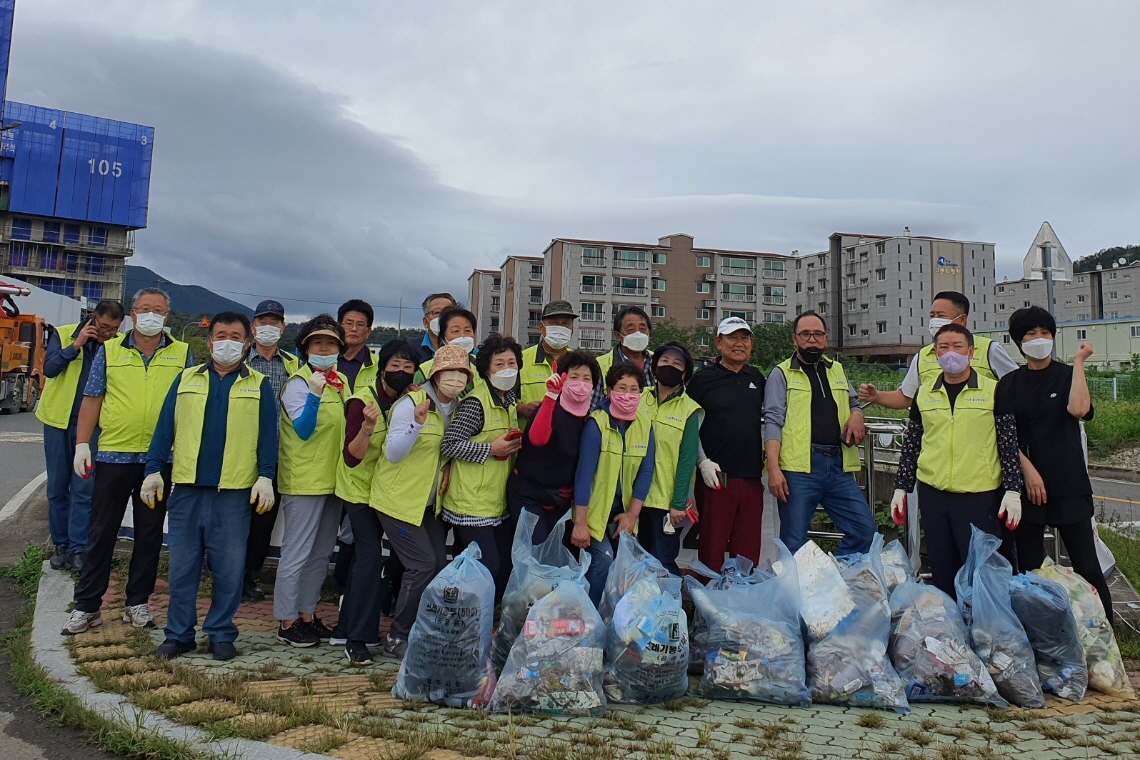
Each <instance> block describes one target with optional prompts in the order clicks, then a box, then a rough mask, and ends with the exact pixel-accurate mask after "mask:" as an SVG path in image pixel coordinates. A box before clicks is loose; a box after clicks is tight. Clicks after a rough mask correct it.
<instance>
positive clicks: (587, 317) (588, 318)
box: [578, 311, 606, 322]
mask: <svg viewBox="0 0 1140 760" xmlns="http://www.w3.org/2000/svg"><path fill="white" fill-rule="evenodd" d="M578 321H579V322H604V321H606V315H605V314H602V313H600V312H597V311H584V312H582V314H581V316H579V317H578Z"/></svg>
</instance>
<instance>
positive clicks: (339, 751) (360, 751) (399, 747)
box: [327, 736, 408, 760]
mask: <svg viewBox="0 0 1140 760" xmlns="http://www.w3.org/2000/svg"><path fill="white" fill-rule="evenodd" d="M407 749H408V748H407V746H406V745H404V744H400V743H399V742H396V741H392V740H391V739H378V738H375V737H371V736H368V737H364V736H362V737H360V738H358V739H353V740H352V741H350V742H348V743H347V744H342V745H341V746H340V747H337V748H336V749H334V750H332V751H331V752H329V753H327V754H328V755H330V756H332V757H338V758H341V760H382V759H383V758H386V757H393V756H395V755H399V754H400V753H402V752H405V751H406V750H407Z"/></svg>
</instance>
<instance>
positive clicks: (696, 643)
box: [689, 556, 772, 676]
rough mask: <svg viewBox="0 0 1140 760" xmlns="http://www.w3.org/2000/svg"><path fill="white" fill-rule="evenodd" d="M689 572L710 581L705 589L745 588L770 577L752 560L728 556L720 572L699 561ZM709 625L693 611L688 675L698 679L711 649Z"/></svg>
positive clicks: (770, 575)
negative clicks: (706, 653)
mask: <svg viewBox="0 0 1140 760" xmlns="http://www.w3.org/2000/svg"><path fill="white" fill-rule="evenodd" d="M689 570H690V571H691V572H693V573H695V574H697V575H700V576H702V577H704V578H708V579H709V583H708V585H707V586H706V588H709V589H716V590H720V589H725V588H728V587H729V586H746V585H749V584H752V583H759V582H760V581H762V580H765V579H766V578H771V577H772V574H771V573H766V572H764V571H763V570H760V569H758V568H755V567H754V566H753V564H752V560H750V559H748V558H747V557H744V556H737V557H729V558H728V559H726V560H725V561H724V564H723V565H721V570H720V572H719V573H718V572H717V571H715V570H713V569H712V568H710V567H709V566H708V565H706V564H704V563H703V562H701V561H700V560H697V559H695V560H693V561H692V562H691V563H689ZM708 640H709V626H708V623H706V622H705V618H704V615H702V614H701V611H700V610H699V609H695V608H694V610H693V623H692V625H690V626H689V672H690V673H692V674H693V675H695V676H699V675H700V674H701V673H702V672H704V667H705V652H706V651H707V650H708Z"/></svg>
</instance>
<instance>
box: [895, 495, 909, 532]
mask: <svg viewBox="0 0 1140 760" xmlns="http://www.w3.org/2000/svg"><path fill="white" fill-rule="evenodd" d="M903 507H906V497H905V496H904V497H903ZM891 520H893V521H894V523H895V525H900V526H901V525H906V513H903V514H901V515H898V514H895V511H894V510H893V509H892V510H891Z"/></svg>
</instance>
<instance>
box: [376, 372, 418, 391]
mask: <svg viewBox="0 0 1140 760" xmlns="http://www.w3.org/2000/svg"><path fill="white" fill-rule="evenodd" d="M414 378H415V375H414V374H412V373H411V372H385V373H384V383H385V384H386V385H387V386H388V387H389V388H391V389H392V390H394V391H396V393H397V394H400V393H403V392H404V389H405V388H407V387H408V386H409V385H411V384H412V380H413V379H414Z"/></svg>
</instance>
